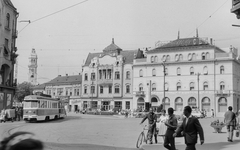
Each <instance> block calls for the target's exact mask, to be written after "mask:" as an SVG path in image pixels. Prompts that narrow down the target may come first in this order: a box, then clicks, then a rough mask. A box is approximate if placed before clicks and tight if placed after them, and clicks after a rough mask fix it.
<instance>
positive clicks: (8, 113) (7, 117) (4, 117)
mask: <svg viewBox="0 0 240 150" xmlns="http://www.w3.org/2000/svg"><path fill="white" fill-rule="evenodd" d="M14 119H15V109H6V110H5V113H1V115H0V122H1V123H2V122H4V123H5V122H6V121H12V122H13V121H14Z"/></svg>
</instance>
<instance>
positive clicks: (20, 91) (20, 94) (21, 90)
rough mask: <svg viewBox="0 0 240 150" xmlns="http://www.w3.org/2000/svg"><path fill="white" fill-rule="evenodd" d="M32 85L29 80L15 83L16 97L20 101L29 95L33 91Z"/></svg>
mask: <svg viewBox="0 0 240 150" xmlns="http://www.w3.org/2000/svg"><path fill="white" fill-rule="evenodd" d="M33 86H34V85H32V84H31V83H29V82H23V83H20V84H18V85H17V90H16V94H15V96H16V98H17V99H18V100H19V101H20V102H22V101H23V99H24V97H25V96H27V95H31V94H32V92H33V89H32V87H33Z"/></svg>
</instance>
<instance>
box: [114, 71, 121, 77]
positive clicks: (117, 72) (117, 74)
mask: <svg viewBox="0 0 240 150" xmlns="http://www.w3.org/2000/svg"><path fill="white" fill-rule="evenodd" d="M115 79H120V72H119V71H116V72H115Z"/></svg>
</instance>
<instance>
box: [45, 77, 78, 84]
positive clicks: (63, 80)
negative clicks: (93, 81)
mask: <svg viewBox="0 0 240 150" xmlns="http://www.w3.org/2000/svg"><path fill="white" fill-rule="evenodd" d="M81 83H82V75H73V76H68V75H67V76H60V75H59V76H58V77H56V78H54V79H52V80H51V81H49V82H47V83H45V85H46V86H47V85H71V84H81Z"/></svg>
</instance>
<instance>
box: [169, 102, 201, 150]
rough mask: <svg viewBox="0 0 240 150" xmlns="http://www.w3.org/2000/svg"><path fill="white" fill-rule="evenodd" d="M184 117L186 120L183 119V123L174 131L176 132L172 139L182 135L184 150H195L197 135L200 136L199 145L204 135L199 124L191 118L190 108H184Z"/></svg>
mask: <svg viewBox="0 0 240 150" xmlns="http://www.w3.org/2000/svg"><path fill="white" fill-rule="evenodd" d="M183 113H184V115H185V116H186V118H184V119H183V123H182V124H181V126H180V127H179V128H178V129H177V130H176V132H175V133H174V134H173V136H174V137H176V136H177V134H180V133H182V135H183V136H184V139H185V144H186V149H185V150H196V147H195V145H196V143H197V137H198V135H197V134H199V136H200V142H201V145H202V144H203V143H204V133H203V128H202V126H201V124H200V122H199V120H198V119H197V118H196V117H194V116H192V115H191V113H192V108H191V107H190V106H185V107H184V111H183Z"/></svg>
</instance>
